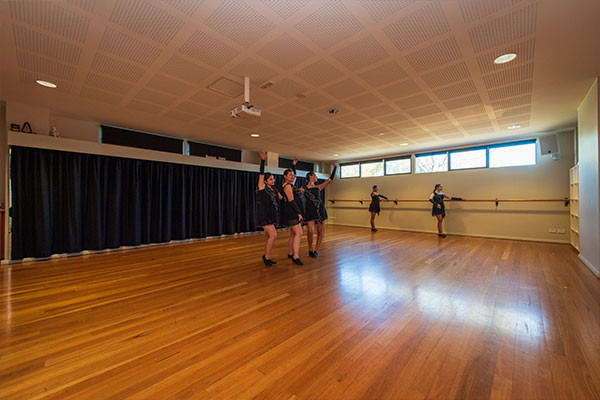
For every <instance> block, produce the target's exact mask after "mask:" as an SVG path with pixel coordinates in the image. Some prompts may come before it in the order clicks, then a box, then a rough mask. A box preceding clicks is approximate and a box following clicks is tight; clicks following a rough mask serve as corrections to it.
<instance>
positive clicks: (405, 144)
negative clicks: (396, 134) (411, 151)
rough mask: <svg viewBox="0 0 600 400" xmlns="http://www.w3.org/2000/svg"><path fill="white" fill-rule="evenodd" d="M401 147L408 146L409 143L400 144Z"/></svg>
mask: <svg viewBox="0 0 600 400" xmlns="http://www.w3.org/2000/svg"><path fill="white" fill-rule="evenodd" d="M400 146H408V143H400Z"/></svg>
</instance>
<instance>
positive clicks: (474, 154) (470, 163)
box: [450, 148, 487, 170]
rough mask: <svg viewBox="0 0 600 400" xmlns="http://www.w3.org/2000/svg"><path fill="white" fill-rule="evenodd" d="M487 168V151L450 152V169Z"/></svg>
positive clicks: (484, 149)
mask: <svg viewBox="0 0 600 400" xmlns="http://www.w3.org/2000/svg"><path fill="white" fill-rule="evenodd" d="M485 167H487V149H486V148H483V149H472V150H471V149H469V150H457V151H451V152H450V169H452V170H455V169H469V168H485Z"/></svg>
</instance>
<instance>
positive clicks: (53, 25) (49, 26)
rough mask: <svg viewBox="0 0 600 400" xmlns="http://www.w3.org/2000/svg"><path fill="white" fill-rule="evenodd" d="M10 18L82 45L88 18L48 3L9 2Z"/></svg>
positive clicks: (53, 3) (85, 35)
mask: <svg viewBox="0 0 600 400" xmlns="http://www.w3.org/2000/svg"><path fill="white" fill-rule="evenodd" d="M8 6H9V10H10V16H11V17H12V18H13V19H14V20H16V21H20V22H23V23H26V24H29V25H32V26H35V27H37V28H40V29H43V30H45V31H47V32H52V33H54V34H56V35H59V36H62V37H63V38H66V39H69V40H73V41H75V42H80V43H83V42H84V41H85V39H86V37H87V32H88V28H89V25H90V18H89V17H88V16H86V15H80V14H77V13H76V12H73V11H71V10H68V9H66V8H64V7H60V6H59V5H58V4H57V3H56V2H50V1H9V2H8Z"/></svg>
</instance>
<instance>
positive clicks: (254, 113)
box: [231, 76, 260, 119]
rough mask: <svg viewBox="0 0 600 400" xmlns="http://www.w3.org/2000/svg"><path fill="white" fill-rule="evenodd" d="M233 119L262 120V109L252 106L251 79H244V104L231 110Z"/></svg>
mask: <svg viewBox="0 0 600 400" xmlns="http://www.w3.org/2000/svg"><path fill="white" fill-rule="evenodd" d="M231 118H235V119H237V118H242V119H254V118H260V108H256V107H254V106H253V105H251V104H250V78H248V77H247V76H246V77H244V103H242V105H240V106H237V107H234V108H232V109H231Z"/></svg>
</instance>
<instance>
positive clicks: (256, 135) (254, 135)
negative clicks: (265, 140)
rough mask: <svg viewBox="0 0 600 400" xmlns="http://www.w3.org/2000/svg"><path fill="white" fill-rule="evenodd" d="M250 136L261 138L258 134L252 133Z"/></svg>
mask: <svg viewBox="0 0 600 400" xmlns="http://www.w3.org/2000/svg"><path fill="white" fill-rule="evenodd" d="M250 136H252V137H260V135H259V134H258V133H251V134H250Z"/></svg>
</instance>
